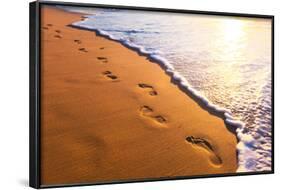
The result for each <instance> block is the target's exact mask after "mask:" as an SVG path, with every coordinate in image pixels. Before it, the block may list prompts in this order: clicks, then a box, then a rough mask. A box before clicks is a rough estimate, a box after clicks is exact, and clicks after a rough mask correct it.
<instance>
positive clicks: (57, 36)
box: [54, 35, 62, 39]
mask: <svg viewBox="0 0 281 190" xmlns="http://www.w3.org/2000/svg"><path fill="white" fill-rule="evenodd" d="M54 37H55V38H58V39H61V38H62V37H61V36H60V35H54Z"/></svg>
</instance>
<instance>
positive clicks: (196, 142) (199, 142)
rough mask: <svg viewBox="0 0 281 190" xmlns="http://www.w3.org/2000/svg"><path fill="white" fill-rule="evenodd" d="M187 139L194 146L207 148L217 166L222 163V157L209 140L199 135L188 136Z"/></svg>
mask: <svg viewBox="0 0 281 190" xmlns="http://www.w3.org/2000/svg"><path fill="white" fill-rule="evenodd" d="M186 141H187V142H188V143H190V144H191V145H192V146H193V147H194V148H201V149H203V150H205V151H206V152H207V153H208V154H209V156H210V161H211V162H212V164H214V165H215V166H220V165H221V164H222V160H221V158H220V157H219V156H218V155H217V154H216V153H215V152H214V149H213V147H212V145H211V144H210V143H209V142H208V141H207V140H205V139H203V138H199V137H193V136H188V137H186Z"/></svg>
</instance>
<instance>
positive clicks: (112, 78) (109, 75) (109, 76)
mask: <svg viewBox="0 0 281 190" xmlns="http://www.w3.org/2000/svg"><path fill="white" fill-rule="evenodd" d="M102 74H103V75H104V76H106V77H107V78H109V79H111V80H113V81H116V80H117V79H118V77H117V76H116V75H113V74H112V72H111V71H104V72H102Z"/></svg>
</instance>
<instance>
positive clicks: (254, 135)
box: [64, 7, 272, 172]
mask: <svg viewBox="0 0 281 190" xmlns="http://www.w3.org/2000/svg"><path fill="white" fill-rule="evenodd" d="M64 8H65V7H64ZM67 10H70V11H78V12H83V13H86V14H87V15H88V18H87V19H85V20H84V21H78V22H76V23H73V25H74V26H78V27H81V28H87V29H92V30H95V31H97V32H98V33H99V34H101V35H104V36H107V37H109V38H111V39H114V40H118V41H120V42H121V43H123V44H125V45H126V46H130V47H132V48H133V49H137V50H138V51H140V52H142V53H145V54H147V55H148V56H150V57H151V58H153V59H154V60H157V61H159V62H160V63H161V64H164V65H165V66H166V68H167V72H170V73H173V75H174V78H175V79H177V80H179V81H180V83H181V84H182V85H183V86H185V87H186V88H187V89H189V90H190V91H192V92H193V93H194V94H195V95H197V96H198V97H200V98H202V100H203V101H206V104H208V105H209V107H211V108H213V109H218V110H225V112H226V114H225V115H226V120H227V121H229V123H232V124H236V125H237V127H238V129H237V136H238V139H239V143H238V145H237V150H238V158H239V159H238V160H239V168H238V170H237V171H238V172H244V171H265V170H270V169H271V125H272V123H271V21H270V20H267V19H254V18H238V17H236V18H234V17H224V16H206V15H194V14H180V13H170V14H167V13H160V12H157V13H153V12H143V11H130V10H117V9H97V8H96V9H93V8H87V9H83V8H79V9H78V8H73V7H72V8H71V7H68V8H67Z"/></svg>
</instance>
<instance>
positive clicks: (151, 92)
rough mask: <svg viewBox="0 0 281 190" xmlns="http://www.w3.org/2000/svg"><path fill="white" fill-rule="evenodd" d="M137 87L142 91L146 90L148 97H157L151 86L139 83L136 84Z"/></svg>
mask: <svg viewBox="0 0 281 190" xmlns="http://www.w3.org/2000/svg"><path fill="white" fill-rule="evenodd" d="M138 86H139V87H140V88H143V89H148V93H149V95H150V96H156V95H158V93H157V91H156V90H155V89H154V88H153V86H151V85H148V84H144V83H140V84H138Z"/></svg>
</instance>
